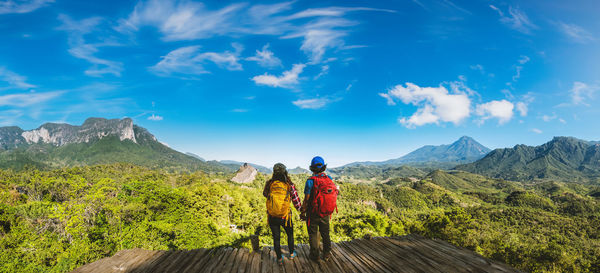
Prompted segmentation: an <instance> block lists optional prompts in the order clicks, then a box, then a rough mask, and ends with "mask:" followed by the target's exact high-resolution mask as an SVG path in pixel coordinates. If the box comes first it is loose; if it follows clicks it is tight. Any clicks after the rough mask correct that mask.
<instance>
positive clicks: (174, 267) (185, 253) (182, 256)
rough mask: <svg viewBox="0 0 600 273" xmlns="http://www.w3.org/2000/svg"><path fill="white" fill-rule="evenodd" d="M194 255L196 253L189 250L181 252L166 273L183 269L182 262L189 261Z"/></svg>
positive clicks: (166, 269)
mask: <svg viewBox="0 0 600 273" xmlns="http://www.w3.org/2000/svg"><path fill="white" fill-rule="evenodd" d="M193 254H195V253H192V252H190V251H189V250H186V251H182V252H180V253H179V254H178V255H177V257H175V258H174V259H173V260H172V261H171V265H170V266H168V267H166V268H165V270H164V272H173V271H175V270H177V268H181V266H182V265H183V263H182V261H184V260H186V259H188V258H189V256H193Z"/></svg>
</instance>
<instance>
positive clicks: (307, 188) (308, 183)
mask: <svg viewBox="0 0 600 273" xmlns="http://www.w3.org/2000/svg"><path fill="white" fill-rule="evenodd" d="M313 183H314V182H313V180H312V179H310V178H309V179H307V180H306V184H305V185H304V202H302V211H306V209H307V207H308V199H309V198H310V192H311V191H312V187H313Z"/></svg>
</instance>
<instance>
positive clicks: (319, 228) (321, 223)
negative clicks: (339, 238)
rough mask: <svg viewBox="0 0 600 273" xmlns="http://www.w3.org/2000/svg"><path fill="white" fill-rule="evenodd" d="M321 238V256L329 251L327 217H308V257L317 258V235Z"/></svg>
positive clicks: (329, 241)
mask: <svg viewBox="0 0 600 273" xmlns="http://www.w3.org/2000/svg"><path fill="white" fill-rule="evenodd" d="M317 233H320V234H321V238H323V254H328V253H329V252H330V251H331V238H330V237H329V216H325V217H319V215H313V214H312V213H311V214H310V215H309V221H308V240H309V243H310V255H311V256H312V257H313V258H318V257H319V234H317Z"/></svg>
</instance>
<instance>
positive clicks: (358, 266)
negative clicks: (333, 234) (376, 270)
mask: <svg viewBox="0 0 600 273" xmlns="http://www.w3.org/2000/svg"><path fill="white" fill-rule="evenodd" d="M342 243H343V242H340V243H338V244H336V245H335V249H336V252H339V253H340V255H342V256H343V257H345V258H346V259H347V260H348V261H349V262H350V263H351V264H352V265H353V266H354V267H355V268H356V269H358V271H357V272H369V271H370V270H369V269H368V268H367V267H365V266H364V265H363V264H362V262H360V261H359V260H358V259H357V258H356V257H354V254H351V253H349V252H348V251H347V250H346V249H345V248H344V247H342Z"/></svg>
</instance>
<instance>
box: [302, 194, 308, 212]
mask: <svg viewBox="0 0 600 273" xmlns="http://www.w3.org/2000/svg"><path fill="white" fill-rule="evenodd" d="M308 199H310V194H305V195H304V201H303V202H302V208H301V209H300V211H302V212H305V211H306V207H307V206H308Z"/></svg>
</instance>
